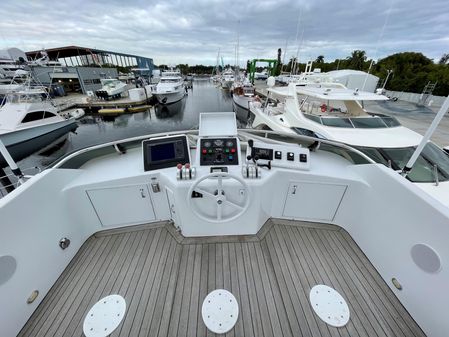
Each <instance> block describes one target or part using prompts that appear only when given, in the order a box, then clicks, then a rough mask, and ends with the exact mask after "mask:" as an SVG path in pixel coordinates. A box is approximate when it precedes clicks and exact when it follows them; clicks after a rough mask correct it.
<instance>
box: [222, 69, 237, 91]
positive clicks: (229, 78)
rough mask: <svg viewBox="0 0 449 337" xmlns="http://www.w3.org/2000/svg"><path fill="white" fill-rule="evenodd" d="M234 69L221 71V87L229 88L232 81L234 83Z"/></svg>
mask: <svg viewBox="0 0 449 337" xmlns="http://www.w3.org/2000/svg"><path fill="white" fill-rule="evenodd" d="M234 76H235V74H234V71H233V70H232V69H230V68H228V69H226V70H225V71H223V73H222V74H221V87H222V88H223V89H230V88H231V86H232V83H234V79H235V78H234Z"/></svg>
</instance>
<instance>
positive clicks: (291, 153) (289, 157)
mask: <svg viewBox="0 0 449 337" xmlns="http://www.w3.org/2000/svg"><path fill="white" fill-rule="evenodd" d="M287 160H290V161H294V160H295V154H294V153H293V152H287Z"/></svg>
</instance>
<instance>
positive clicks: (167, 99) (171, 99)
mask: <svg viewBox="0 0 449 337" xmlns="http://www.w3.org/2000/svg"><path fill="white" fill-rule="evenodd" d="M155 96H156V98H157V101H158V102H159V103H160V104H172V103H176V102H178V101H180V100H182V99H183V98H184V96H185V90H184V87H182V90H179V91H174V92H167V93H156V94H155Z"/></svg>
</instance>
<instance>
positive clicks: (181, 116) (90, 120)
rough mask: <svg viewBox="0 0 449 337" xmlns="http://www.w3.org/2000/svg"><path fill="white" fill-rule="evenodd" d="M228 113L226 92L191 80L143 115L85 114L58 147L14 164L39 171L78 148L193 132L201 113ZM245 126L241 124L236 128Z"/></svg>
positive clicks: (227, 92)
mask: <svg viewBox="0 0 449 337" xmlns="http://www.w3.org/2000/svg"><path fill="white" fill-rule="evenodd" d="M232 110H233V106H232V97H231V95H230V92H229V90H223V89H221V88H220V87H217V86H216V85H214V84H213V83H212V82H211V81H209V80H195V81H194V82H193V88H191V89H189V90H188V95H186V96H185V97H184V98H183V99H182V100H181V101H179V102H176V103H174V104H170V105H165V106H164V105H156V106H154V107H151V108H150V109H149V110H148V111H145V112H140V113H134V114H121V115H118V116H115V117H109V116H108V117H104V116H101V115H98V114H95V115H89V114H86V116H84V117H83V118H82V119H80V120H79V121H78V124H79V126H78V128H77V129H76V131H75V132H76V133H70V134H69V135H68V138H67V140H66V141H65V142H63V143H62V144H61V145H60V146H58V147H55V148H52V149H51V150H50V151H46V152H45V153H44V154H33V155H31V156H30V157H28V158H25V159H24V160H22V161H20V162H19V163H18V164H19V166H20V167H21V168H23V169H26V168H31V167H39V168H41V169H43V168H45V167H47V166H48V165H50V164H51V163H52V162H53V161H55V160H56V159H58V158H60V157H61V156H64V155H65V154H67V153H70V152H73V151H75V150H78V149H81V148H85V147H88V146H91V145H96V144H101V143H105V142H109V141H115V140H120V139H125V138H130V137H135V136H141V135H146V134H152V133H158V132H164V131H175V130H189V129H196V128H198V121H199V114H200V113H201V112H219V111H232ZM245 125H246V124H245V123H243V122H242V123H241V124H240V125H238V127H245Z"/></svg>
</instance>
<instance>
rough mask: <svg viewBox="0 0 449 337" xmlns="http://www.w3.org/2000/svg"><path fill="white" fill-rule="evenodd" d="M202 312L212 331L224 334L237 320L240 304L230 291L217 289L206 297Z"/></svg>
mask: <svg viewBox="0 0 449 337" xmlns="http://www.w3.org/2000/svg"><path fill="white" fill-rule="evenodd" d="M201 314H202V316H203V321H204V324H205V325H206V327H207V328H208V329H209V330H210V331H212V332H214V333H217V334H223V333H226V332H228V331H230V330H231V329H232V328H233V327H234V325H235V323H236V322H237V318H238V316H239V305H238V303H237V300H236V299H235V297H234V295H232V294H231V293H230V292H229V291H227V290H224V289H217V290H214V291H212V292H210V293H209V294H208V295H207V296H206V298H205V299H204V302H203V307H202V308H201Z"/></svg>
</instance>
